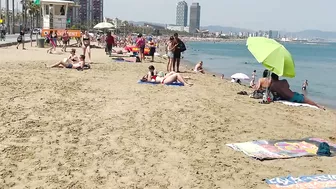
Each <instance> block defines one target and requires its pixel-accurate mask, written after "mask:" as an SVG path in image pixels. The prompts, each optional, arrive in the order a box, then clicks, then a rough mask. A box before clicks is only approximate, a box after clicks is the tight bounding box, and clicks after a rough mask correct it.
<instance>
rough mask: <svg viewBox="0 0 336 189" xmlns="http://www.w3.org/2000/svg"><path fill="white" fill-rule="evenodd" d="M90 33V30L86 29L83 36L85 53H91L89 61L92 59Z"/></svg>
mask: <svg viewBox="0 0 336 189" xmlns="http://www.w3.org/2000/svg"><path fill="white" fill-rule="evenodd" d="M90 38H91V37H90V35H89V32H88V31H85V33H84V35H83V36H82V44H83V55H84V56H85V55H86V52H87V53H88V55H89V62H90V61H91V48H90V43H91V40H90Z"/></svg>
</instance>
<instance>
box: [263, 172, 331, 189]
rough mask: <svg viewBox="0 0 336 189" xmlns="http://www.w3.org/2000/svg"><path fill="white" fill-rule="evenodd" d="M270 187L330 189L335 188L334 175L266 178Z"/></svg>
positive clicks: (278, 188)
mask: <svg viewBox="0 0 336 189" xmlns="http://www.w3.org/2000/svg"><path fill="white" fill-rule="evenodd" d="M266 183H267V184H268V185H269V186H270V187H271V188H272V189H291V188H293V189H294V188H296V189H307V188H312V189H331V188H336V175H310V176H300V177H292V176H288V177H276V178H272V179H266Z"/></svg>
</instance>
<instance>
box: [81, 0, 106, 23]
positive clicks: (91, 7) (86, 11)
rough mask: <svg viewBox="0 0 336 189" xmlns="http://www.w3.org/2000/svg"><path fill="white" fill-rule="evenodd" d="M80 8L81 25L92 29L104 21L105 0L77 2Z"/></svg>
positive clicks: (82, 0)
mask: <svg viewBox="0 0 336 189" xmlns="http://www.w3.org/2000/svg"><path fill="white" fill-rule="evenodd" d="M76 1H78V3H79V5H80V7H79V11H78V16H79V21H80V24H84V25H87V26H89V27H92V26H93V25H95V24H97V23H99V22H102V21H103V15H104V0H76Z"/></svg>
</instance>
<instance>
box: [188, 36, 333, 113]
mask: <svg viewBox="0 0 336 189" xmlns="http://www.w3.org/2000/svg"><path fill="white" fill-rule="evenodd" d="M283 45H284V46H285V47H286V48H287V49H288V50H289V52H291V54H292V57H293V59H294V61H295V70H296V77H295V78H285V79H287V80H288V82H289V84H290V88H291V90H292V91H295V92H299V93H303V91H302V83H303V82H304V80H306V79H307V80H308V84H309V86H308V87H307V92H306V95H307V96H308V98H310V99H312V100H313V101H316V102H318V103H320V104H322V105H325V106H327V107H331V108H336V78H335V77H336V73H335V72H336V43H315V44H303V43H284V44H283ZM183 56H184V58H185V59H186V60H188V61H190V62H193V63H197V62H199V61H203V62H204V65H203V67H204V69H206V70H209V71H210V72H215V73H218V74H224V76H225V77H226V78H230V76H231V75H233V74H235V73H245V74H246V75H248V76H249V77H251V75H252V72H253V70H257V76H258V77H262V72H263V70H264V67H263V66H262V64H260V63H258V62H257V61H256V60H255V59H254V57H253V56H252V55H251V53H250V52H249V51H248V49H247V47H246V42H225V43H224V42H216V43H214V42H188V43H187V51H186V52H185V53H184V55H183Z"/></svg>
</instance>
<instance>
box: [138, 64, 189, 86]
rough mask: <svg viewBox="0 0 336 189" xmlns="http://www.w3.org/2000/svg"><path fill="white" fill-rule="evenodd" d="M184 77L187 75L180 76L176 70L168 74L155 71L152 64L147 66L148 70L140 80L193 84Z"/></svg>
mask: <svg viewBox="0 0 336 189" xmlns="http://www.w3.org/2000/svg"><path fill="white" fill-rule="evenodd" d="M185 79H188V77H182V76H181V74H179V73H176V72H170V73H168V74H166V75H165V74H164V73H163V72H159V73H158V74H157V73H156V71H155V69H154V66H150V67H149V72H148V74H147V75H145V76H144V77H143V78H142V79H141V81H142V82H157V83H161V84H172V83H176V82H179V83H183V84H184V85H188V86H192V85H193V84H191V83H188V82H187V81H186V80H185Z"/></svg>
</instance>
